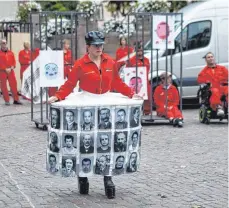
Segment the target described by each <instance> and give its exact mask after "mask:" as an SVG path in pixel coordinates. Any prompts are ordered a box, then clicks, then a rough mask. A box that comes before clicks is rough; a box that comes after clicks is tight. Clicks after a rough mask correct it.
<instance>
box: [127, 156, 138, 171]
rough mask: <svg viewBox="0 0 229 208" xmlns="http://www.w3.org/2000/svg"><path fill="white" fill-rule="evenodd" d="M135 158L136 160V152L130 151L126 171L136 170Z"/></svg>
mask: <svg viewBox="0 0 229 208" xmlns="http://www.w3.org/2000/svg"><path fill="white" fill-rule="evenodd" d="M137 160H138V153H137V152H132V153H131V154H130V157H129V160H128V163H127V168H126V171H127V172H135V171H137Z"/></svg>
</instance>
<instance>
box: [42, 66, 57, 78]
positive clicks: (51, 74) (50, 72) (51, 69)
mask: <svg viewBox="0 0 229 208" xmlns="http://www.w3.org/2000/svg"><path fill="white" fill-rule="evenodd" d="M57 74H58V66H57V65H56V64H54V63H48V64H46V65H45V76H46V78H47V79H51V80H52V79H56V78H57Z"/></svg>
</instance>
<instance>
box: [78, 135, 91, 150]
mask: <svg viewBox="0 0 229 208" xmlns="http://www.w3.org/2000/svg"><path fill="white" fill-rule="evenodd" d="M93 152H94V134H93V133H81V135H80V153H81V154H89V153H93Z"/></svg>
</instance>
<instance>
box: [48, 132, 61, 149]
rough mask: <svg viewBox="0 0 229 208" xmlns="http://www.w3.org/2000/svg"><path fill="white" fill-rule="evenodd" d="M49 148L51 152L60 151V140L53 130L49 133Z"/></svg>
mask: <svg viewBox="0 0 229 208" xmlns="http://www.w3.org/2000/svg"><path fill="white" fill-rule="evenodd" d="M49 150H50V151H52V152H59V151H60V140H59V138H58V136H57V133H56V132H54V131H52V132H50V133H49Z"/></svg>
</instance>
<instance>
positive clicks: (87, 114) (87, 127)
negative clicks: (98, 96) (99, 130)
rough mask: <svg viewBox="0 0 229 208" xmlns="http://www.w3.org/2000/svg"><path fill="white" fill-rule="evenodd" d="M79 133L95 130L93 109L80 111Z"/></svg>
mask: <svg viewBox="0 0 229 208" xmlns="http://www.w3.org/2000/svg"><path fill="white" fill-rule="evenodd" d="M80 129H81V131H94V129H95V109H94V108H82V109H81V111H80Z"/></svg>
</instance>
